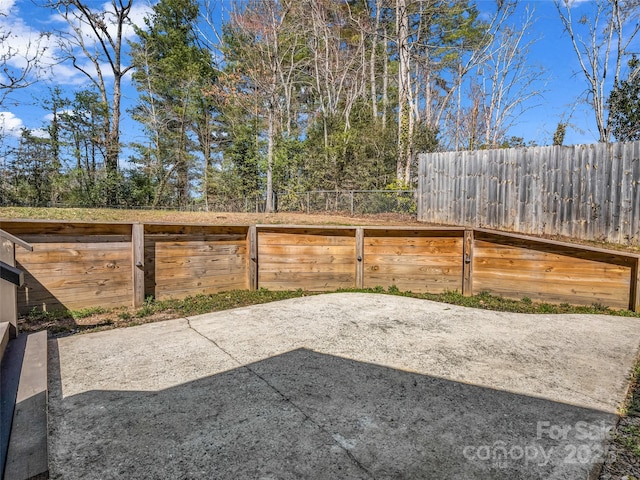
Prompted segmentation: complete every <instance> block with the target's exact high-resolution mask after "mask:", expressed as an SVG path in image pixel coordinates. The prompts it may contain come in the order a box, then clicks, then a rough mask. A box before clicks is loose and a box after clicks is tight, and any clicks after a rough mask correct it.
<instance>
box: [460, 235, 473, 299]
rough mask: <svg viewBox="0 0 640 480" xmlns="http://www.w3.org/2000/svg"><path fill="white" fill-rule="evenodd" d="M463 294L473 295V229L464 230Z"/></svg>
mask: <svg viewBox="0 0 640 480" xmlns="http://www.w3.org/2000/svg"><path fill="white" fill-rule="evenodd" d="M462 250H463V251H462V262H463V263H462V272H463V273H462V295H464V296H466V297H470V296H471V295H473V230H465V231H464V242H463V247H462Z"/></svg>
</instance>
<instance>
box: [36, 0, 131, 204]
mask: <svg viewBox="0 0 640 480" xmlns="http://www.w3.org/2000/svg"><path fill="white" fill-rule="evenodd" d="M92 4H93V2H89V1H83V0H57V1H55V2H51V3H49V4H48V6H49V7H53V8H56V9H57V10H58V12H59V13H60V15H61V16H62V17H63V18H64V19H65V20H66V21H67V23H68V24H69V27H70V30H68V31H61V32H58V33H59V35H60V48H61V51H62V52H63V53H62V60H69V61H71V62H72V63H73V66H74V67H75V68H76V69H77V70H78V71H79V72H81V73H82V74H83V75H85V76H86V77H87V78H88V79H89V80H90V81H91V83H92V84H93V85H94V86H95V87H96V88H97V89H98V91H99V92H100V96H101V99H102V102H104V104H105V105H109V115H108V116H107V122H106V124H105V126H104V142H105V147H106V152H107V154H106V165H105V166H106V170H107V175H108V177H109V178H110V179H111V180H112V181H114V179H115V175H116V173H117V171H118V158H119V155H120V116H121V110H120V104H121V97H122V86H121V85H122V79H123V77H124V76H125V75H126V74H127V72H128V71H129V70H130V69H131V68H132V66H131V65H124V64H123V57H124V52H123V49H124V46H125V37H124V33H125V32H124V30H125V28H126V27H127V26H129V25H130V24H131V21H130V18H129V15H130V13H131V7H132V4H133V0H111V2H110V9H108V10H95V9H93V8H92V7H91V5H92ZM82 58H84V59H85V60H88V62H89V64H88V65H87V64H86V63H83V62H82V60H81V59H82ZM109 76H112V77H113V79H112V81H111V82H108V81H107V78H108V77H109ZM109 196H110V198H109V201H110V203H115V201H116V193H115V190H114V189H113V188H110V192H109Z"/></svg>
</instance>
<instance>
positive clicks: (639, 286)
mask: <svg viewBox="0 0 640 480" xmlns="http://www.w3.org/2000/svg"><path fill="white" fill-rule="evenodd" d="M630 283H631V289H630V292H629V310H632V311H634V312H640V258H636V261H635V263H634V265H633V267H631V282H630Z"/></svg>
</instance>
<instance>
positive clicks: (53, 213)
mask: <svg viewBox="0 0 640 480" xmlns="http://www.w3.org/2000/svg"><path fill="white" fill-rule="evenodd" d="M2 219H6V220H9V219H11V220H18V219H20V220H22V219H25V220H66V221H76V222H123V223H129V222H140V223H152V222H162V223H203V224H208V225H256V224H278V225H424V224H421V223H419V222H418V221H417V220H416V217H415V216H412V215H404V214H399V213H384V214H377V215H360V216H353V217H352V216H350V215H349V214H347V213H344V212H342V213H340V212H336V213H311V214H309V213H296V212H283V213H271V214H267V213H227V212H180V211H175V210H124V209H123V210H119V209H106V208H33V207H0V221H1V220H2Z"/></svg>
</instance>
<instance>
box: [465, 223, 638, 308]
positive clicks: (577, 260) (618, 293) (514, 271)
mask: <svg viewBox="0 0 640 480" xmlns="http://www.w3.org/2000/svg"><path fill="white" fill-rule="evenodd" d="M473 252H474V254H473V290H474V292H476V293H479V292H481V291H488V292H491V293H493V294H497V295H502V296H504V297H506V298H515V299H522V298H524V297H528V298H531V299H532V300H535V301H544V302H549V303H569V304H574V305H592V304H602V305H607V306H610V307H612V308H628V307H629V294H630V286H631V285H630V279H631V267H630V266H626V265H624V264H625V263H626V262H625V257H624V256H621V257H617V256H616V255H615V253H613V252H612V253H611V254H609V255H605V254H599V253H597V252H585V251H582V250H579V249H576V248H572V247H568V246H562V245H544V244H543V243H539V242H527V241H526V240H523V239H517V238H509V237H501V236H499V235H487V234H478V233H476V238H475V241H474V247H473ZM604 260H609V261H614V260H616V263H608V262H606V261H604Z"/></svg>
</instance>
